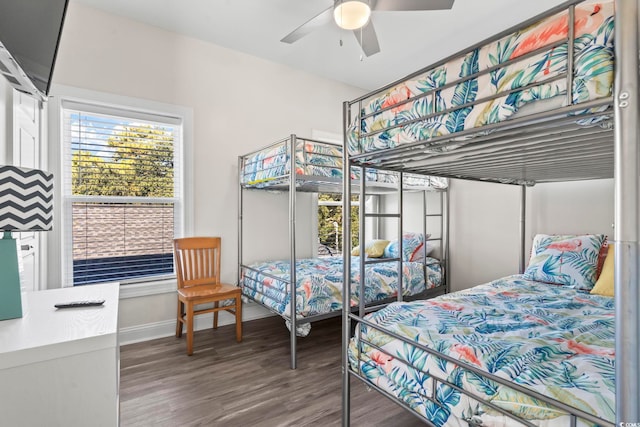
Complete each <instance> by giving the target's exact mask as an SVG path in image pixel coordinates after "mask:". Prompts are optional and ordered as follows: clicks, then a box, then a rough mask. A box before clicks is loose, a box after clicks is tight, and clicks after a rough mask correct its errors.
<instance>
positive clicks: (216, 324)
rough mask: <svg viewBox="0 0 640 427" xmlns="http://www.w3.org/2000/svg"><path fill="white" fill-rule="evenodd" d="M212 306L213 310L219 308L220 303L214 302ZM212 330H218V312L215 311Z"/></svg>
mask: <svg viewBox="0 0 640 427" xmlns="http://www.w3.org/2000/svg"><path fill="white" fill-rule="evenodd" d="M213 306H214V307H215V308H218V307H219V306H220V302H218V301H216V302H214V303H213ZM213 329H218V312H217V311H214V312H213Z"/></svg>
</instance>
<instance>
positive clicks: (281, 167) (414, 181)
mask: <svg viewBox="0 0 640 427" xmlns="http://www.w3.org/2000/svg"><path fill="white" fill-rule="evenodd" d="M289 151H290V140H284V141H282V142H281V143H279V144H275V145H272V146H270V147H267V148H265V149H263V150H260V151H257V152H255V153H252V154H250V155H248V156H246V157H244V158H243V161H242V170H241V171H240V182H241V184H243V185H244V186H247V187H254V188H263V187H269V184H270V183H271V182H277V181H278V180H282V179H283V178H286V177H288V175H289V173H290V171H291V164H290V163H291V162H290V159H289ZM342 163H343V162H342V146H340V145H336V144H332V143H328V142H320V141H312V140H307V139H303V138H297V140H296V150H295V166H294V170H295V173H296V174H297V175H301V176H312V177H323V178H330V179H335V180H336V181H337V183H338V184H340V181H341V180H342V175H343V171H342ZM366 177H367V181H369V182H383V183H389V184H392V183H396V182H397V181H398V175H397V174H396V173H393V172H386V171H377V170H375V169H367V175H366ZM359 178H360V168H353V169H352V172H351V179H359ZM404 184H405V185H406V186H412V187H426V188H435V189H444V188H447V186H448V181H447V179H446V178H439V177H432V176H422V175H412V174H405V177H404Z"/></svg>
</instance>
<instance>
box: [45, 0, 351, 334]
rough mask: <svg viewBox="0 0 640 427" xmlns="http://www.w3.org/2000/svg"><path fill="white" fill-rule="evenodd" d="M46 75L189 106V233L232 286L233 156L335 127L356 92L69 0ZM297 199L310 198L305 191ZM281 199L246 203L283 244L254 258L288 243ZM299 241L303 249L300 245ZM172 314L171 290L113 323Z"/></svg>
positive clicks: (135, 304) (161, 320) (125, 306)
mask: <svg viewBox="0 0 640 427" xmlns="http://www.w3.org/2000/svg"><path fill="white" fill-rule="evenodd" d="M53 77H54V83H56V84H59V85H66V86H73V87H79V88H83V89H89V90H93V91H100V92H105V93H111V94H115V95H124V96H128V97H134V98H140V99H148V100H152V101H158V102H163V103H168V104H175V105H180V106H185V107H188V108H192V109H193V111H194V132H193V135H194V148H193V152H194V157H195V160H194V166H193V171H192V173H193V178H194V179H193V181H194V183H195V188H194V199H195V206H194V208H195V213H194V233H195V234H199V235H219V236H221V237H222V240H223V260H222V262H223V264H222V279H223V280H225V281H228V282H232V283H235V282H236V271H237V205H238V201H237V193H238V190H237V185H236V182H237V156H238V155H241V154H244V153H247V152H249V151H251V150H254V149H256V148H260V147H261V146H264V145H266V144H269V143H271V142H274V141H276V140H279V139H282V138H284V137H286V136H287V135H289V134H291V133H296V134H300V135H303V136H304V135H310V134H311V130H312V129H320V130H324V131H327V132H335V133H341V131H342V102H343V101H345V100H347V99H352V98H355V97H357V96H359V95H361V94H362V91H361V90H360V89H357V88H354V87H350V86H346V85H344V84H341V83H337V82H334V81H330V80H327V79H324V78H319V77H315V76H313V75H310V74H308V73H304V72H301V71H298V70H295V69H292V68H288V67H285V66H282V65H279V64H276V63H273V62H269V61H266V60H262V59H258V58H256V57H252V56H249V55H245V54H242V53H238V52H235V51H231V50H228V49H225V48H222V47H219V46H216V45H212V44H209V43H205V42H202V41H199V40H195V39H192V38H188V37H184V36H180V35H177V34H174V33H170V32H167V31H164V30H161V29H158V28H155V27H151V26H148V25H143V24H139V23H136V22H133V21H131V20H128V19H125V18H122V17H118V16H115V15H110V14H106V13H103V12H101V11H97V10H95V9H92V8H90V7H87V6H84V5H81V4H78V3H75V2H71V3H70V5H69V11H68V15H67V18H66V21H65V28H64V31H63V35H62V40H61V45H60V50H59V54H58V59H57V63H56V69H55V72H54V76H53ZM267 196H268V195H267ZM248 199H249V197H248ZM302 199H303V200H302V202H303V204H304V203H311V202H310V200H311V198H306V200H305V198H304V197H302ZM281 202H282V200H281V198H278V197H272V198H269V197H266V196H262V197H260V196H259V197H258V200H257V201H250V200H247V203H248V204H251V203H254V209H255V211H256V212H258V213H259V214H260V215H264V218H263V219H264V220H265V221H266V223H268V224H274V225H273V227H272V228H271V231H277V230H283V233H284V234H282V233H281V234H279V235H280V236H283V237H282V238H281V239H279V240H278V239H273V240H271V239H270V240H271V241H270V243H271V244H272V245H278V244H281V245H283V246H275V248H276V249H272V248H265V247H258V248H256V249H257V255H256V257H258V256H259V255H260V254H265V253H266V252H267V251H269V250H273V253H274V254H277V255H280V254H282V253H284V252H283V250H282V249H281V248H282V247H285V248H288V240H287V238H286V237H284V236H286V230H287V226H288V225H287V221H286V215H287V204H286V202H285V203H281ZM301 209H302V210H303V211H304V207H301ZM308 209H310V208H308ZM300 217H303V215H300ZM283 218H285V220H284V221H283V220H282V219H283ZM282 223H284V225H283V226H282V225H275V224H282ZM301 228H302V227H301ZM299 237H302V236H299ZM309 239H311V236H309ZM245 247H246V246H245ZM300 247H301V248H302V249H301V250H304V249H305V248H308V247H310V243H309V242H307V243H306V244H304V243H300ZM250 257H253V256H250ZM174 318H175V295H174V294H163V295H158V296H151V297H140V298H132V299H126V300H123V301H122V303H121V317H120V326H121V327H123V328H125V329H126V328H132V329H135V328H137V327H139V326H140V325H144V324H155V325H159V327H160V326H162V327H165V326H167V325H168V324H169V323H170V322H172V321H173V319H174ZM225 320H228V319H226V318H225V319H223V318H221V322H222V321H225ZM169 330H170V329H169Z"/></svg>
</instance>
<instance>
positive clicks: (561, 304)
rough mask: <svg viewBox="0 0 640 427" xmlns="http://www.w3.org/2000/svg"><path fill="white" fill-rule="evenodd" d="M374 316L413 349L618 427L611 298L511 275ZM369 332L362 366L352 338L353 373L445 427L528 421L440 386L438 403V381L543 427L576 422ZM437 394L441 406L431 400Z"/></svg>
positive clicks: (392, 307)
mask: <svg viewBox="0 0 640 427" xmlns="http://www.w3.org/2000/svg"><path fill="white" fill-rule="evenodd" d="M366 318H367V319H368V320H370V321H371V322H373V323H375V324H377V325H379V326H382V327H384V328H385V329H386V330H389V331H392V332H395V333H396V334H399V335H401V336H403V337H406V338H408V339H409V341H410V342H418V343H420V344H422V345H425V346H427V347H429V348H432V349H434V350H436V351H439V352H441V353H444V354H446V355H449V356H451V357H453V358H455V359H457V360H460V361H463V362H466V363H468V364H472V365H475V366H476V367H478V368H480V369H482V370H484V371H487V372H489V373H491V374H493V375H496V376H498V377H501V378H503V379H505V380H508V381H510V382H514V383H517V384H520V385H522V386H524V387H526V388H528V389H532V390H535V391H537V392H539V393H541V394H543V395H545V396H549V397H551V398H554V399H556V400H559V401H561V402H564V403H566V404H567V405H570V406H572V407H575V408H579V409H581V410H583V411H585V412H588V413H590V414H593V415H596V416H598V417H600V418H602V419H604V420H607V421H610V422H612V423H613V422H614V421H615V346H614V335H615V334H614V299H613V298H611V297H605V296H599V295H592V294H589V293H587V292H584V291H579V290H576V289H572V288H569V287H566V286H557V285H551V284H546V283H541V282H534V281H530V280H525V279H523V278H522V276H511V277H507V278H503V279H500V280H496V281H494V282H491V283H488V284H485V285H480V286H476V287H474V288H471V289H468V290H464V291H460V292H455V293H451V294H446V295H442V296H440V297H436V298H433V299H430V300H426V301H413V302H403V303H393V304H391V305H389V306H387V307H385V308H384V309H382V310H379V311H377V312H375V313H373V314H370V315H368V316H366ZM362 328H363V332H362V340H366V341H368V342H370V343H371V344H372V345H371V346H370V345H367V344H365V343H363V344H361V345H360V350H361V352H362V353H361V358H360V361H358V343H357V341H356V338H353V339H352V341H351V344H350V347H349V362H350V366H351V368H352V369H354V370H358V367H359V368H360V369H361V372H362V376H363V377H364V378H365V379H366V380H368V381H370V382H372V383H374V384H375V385H377V386H379V387H381V388H382V389H384V390H386V391H388V392H389V393H391V394H392V395H395V396H397V397H398V399H399V400H402V401H403V402H404V403H406V404H407V405H408V406H409V407H411V408H412V409H413V410H414V411H416V412H418V413H419V414H421V415H423V416H425V417H426V418H428V419H430V420H431V421H432V422H433V423H434V424H435V425H437V426H444V425H446V426H467V423H466V421H465V420H470V419H473V420H475V421H477V422H479V423H481V425H503V426H512V425H519V423H517V422H515V421H513V420H512V419H510V418H506V417H505V416H504V415H501V414H499V413H498V412H497V411H495V410H492V409H491V408H489V407H487V406H486V405H483V404H481V403H478V402H477V401H474V400H472V399H470V398H469V397H467V396H465V395H464V394H462V393H460V392H458V391H456V390H455V389H453V388H451V387H449V386H447V385H442V384H440V385H438V386H437V390H436V395H435V396H432V388H431V386H432V379H431V376H430V375H429V374H431V375H434V376H439V377H440V378H443V379H446V380H448V381H450V382H451V383H453V384H455V385H456V386H458V387H460V388H463V389H465V390H469V391H471V392H472V393H473V394H474V395H475V396H479V397H481V398H483V399H486V400H488V401H490V402H492V403H493V404H495V405H497V406H499V407H501V408H504V409H507V410H509V411H510V412H512V413H514V414H516V415H518V416H520V417H522V418H524V419H526V420H529V421H531V422H533V423H534V424H537V425H544V426H555V425H565V426H566V425H569V424H568V423H567V416H566V415H563V414H562V413H561V412H560V411H558V410H556V409H552V408H549V407H548V406H547V405H546V404H544V403H542V402H540V401H538V400H536V399H534V398H532V397H530V396H527V395H524V394H522V393H519V392H516V391H514V390H512V389H510V388H508V387H506V386H503V385H500V384H498V383H496V382H494V381H491V380H488V379H482V378H481V377H480V376H478V375H477V374H474V373H472V372H470V371H465V370H463V369H461V368H460V367H458V366H457V365H454V364H453V363H450V362H446V361H444V360H442V359H438V358H436V357H435V356H433V355H429V354H427V353H426V352H424V351H422V350H420V349H417V348H416V347H414V346H412V345H411V344H408V343H405V342H403V341H401V340H398V339H395V338H392V337H390V336H389V335H386V334H384V333H383V332H380V331H378V330H375V329H374V328H370V327H367V326H364V325H363V326H362ZM356 336H357V335H356ZM373 345H375V346H376V347H379V348H381V349H383V350H384V352H382V351H379V350H377V349H376V348H374V347H373ZM403 359H404V360H405V361H406V362H408V363H404V362H402V361H401V360H403ZM424 372H428V373H429V374H426V373H424ZM432 397H433V398H435V399H437V400H438V401H439V402H440V404H441V405H437V404H436V403H434V402H433V401H431V400H429V398H432ZM578 425H592V424H589V423H587V424H584V423H580V422H579V423H578Z"/></svg>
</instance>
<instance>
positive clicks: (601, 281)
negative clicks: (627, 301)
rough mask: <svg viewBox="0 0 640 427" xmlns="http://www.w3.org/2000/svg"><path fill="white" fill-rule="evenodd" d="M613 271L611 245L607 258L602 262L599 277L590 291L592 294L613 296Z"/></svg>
mask: <svg viewBox="0 0 640 427" xmlns="http://www.w3.org/2000/svg"><path fill="white" fill-rule="evenodd" d="M613 269H614V251H613V245H609V252H608V253H607V258H606V259H605V260H604V265H603V266H602V272H601V273H600V277H599V278H598V281H597V282H596V285H595V286H594V287H593V289H591V293H592V294H596V295H604V296H607V297H612V296H613V288H614V281H613Z"/></svg>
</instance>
